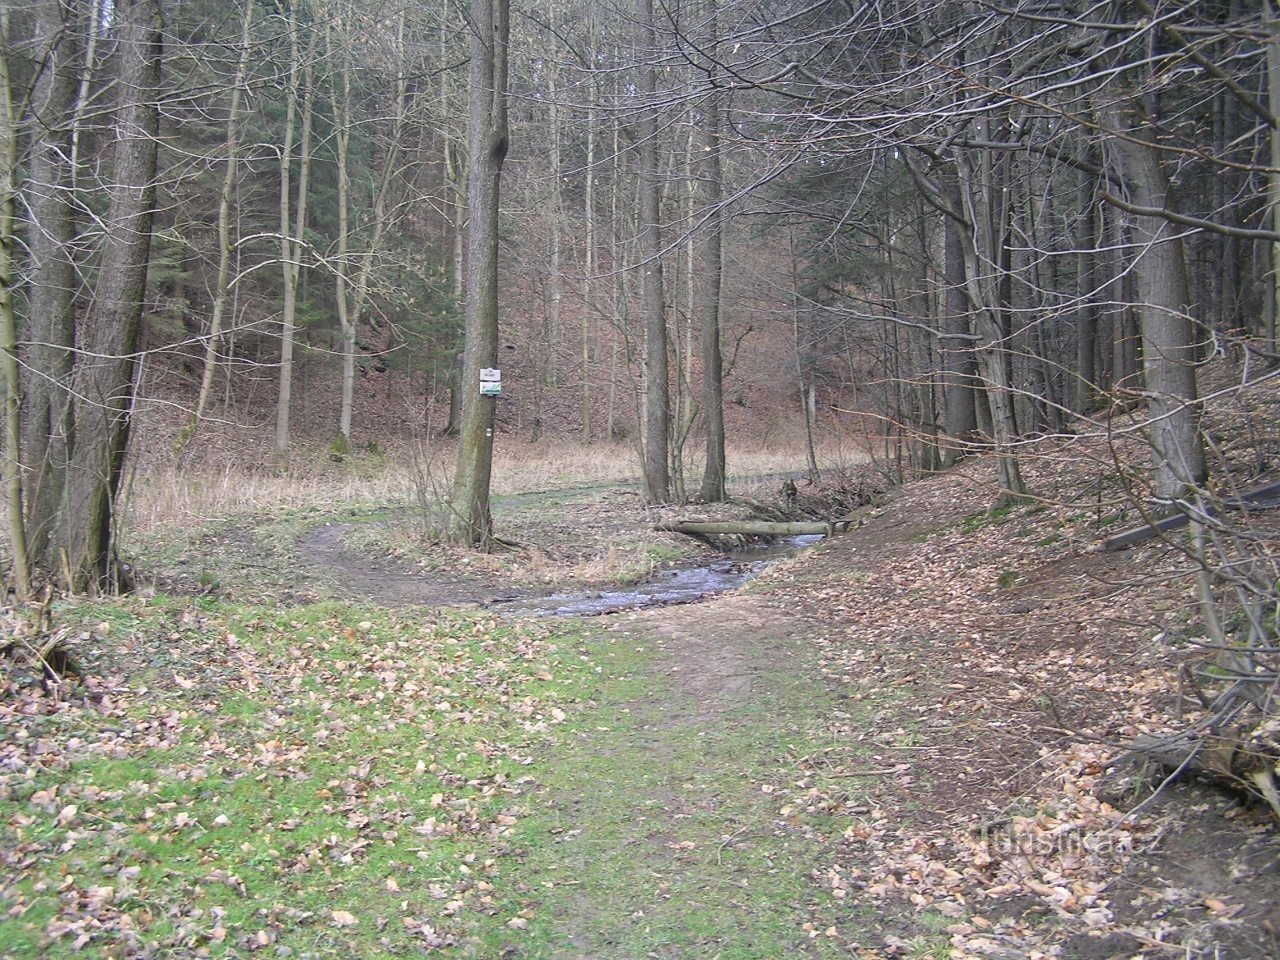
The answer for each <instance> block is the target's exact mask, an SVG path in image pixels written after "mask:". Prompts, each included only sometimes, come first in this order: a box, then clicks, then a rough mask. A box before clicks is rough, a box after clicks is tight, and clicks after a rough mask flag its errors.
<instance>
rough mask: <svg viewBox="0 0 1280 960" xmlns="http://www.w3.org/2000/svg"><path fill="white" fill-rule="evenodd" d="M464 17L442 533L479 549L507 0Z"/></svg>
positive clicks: (485, 515)
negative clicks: (463, 148)
mask: <svg viewBox="0 0 1280 960" xmlns="http://www.w3.org/2000/svg"><path fill="white" fill-rule="evenodd" d="M471 21H472V22H471V66H470V76H469V78H468V79H469V82H470V88H471V89H470V114H469V119H468V128H467V139H468V142H469V146H470V153H471V165H470V169H469V173H468V177H467V205H468V212H469V220H468V232H467V280H466V312H465V316H466V326H467V331H466V346H465V349H464V350H463V358H462V373H461V378H460V383H461V392H462V425H461V428H460V430H459V436H458V460H457V467H456V469H455V471H454V479H453V494H452V498H451V510H452V517H451V522H450V530H449V534H450V539H452V540H453V541H454V542H455V543H463V544H467V545H469V546H474V547H480V548H481V549H485V548H487V547H488V546H489V545H490V544H491V543H492V541H493V517H492V515H491V514H490V512H489V477H490V473H491V471H492V468H493V422H494V407H495V405H496V403H497V398H496V397H494V396H492V395H484V396H482V395H481V380H480V371H481V370H482V369H492V368H495V367H497V365H498V362H497V361H498V207H499V184H500V181H501V175H502V163H503V161H504V160H505V159H506V156H507V36H508V28H509V3H508V0H473V2H472V4H471ZM489 389H492V388H486V390H489Z"/></svg>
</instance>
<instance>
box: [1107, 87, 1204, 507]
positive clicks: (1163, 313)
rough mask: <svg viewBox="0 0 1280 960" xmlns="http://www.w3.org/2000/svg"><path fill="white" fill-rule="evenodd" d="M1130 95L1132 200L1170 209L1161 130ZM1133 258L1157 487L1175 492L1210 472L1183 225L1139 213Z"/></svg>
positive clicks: (1127, 139)
mask: <svg viewBox="0 0 1280 960" xmlns="http://www.w3.org/2000/svg"><path fill="white" fill-rule="evenodd" d="M1141 109H1142V108H1141V105H1140V104H1139V103H1138V102H1137V101H1136V99H1135V100H1133V101H1130V102H1129V103H1128V104H1127V105H1126V106H1125V108H1124V109H1120V108H1112V109H1109V110H1108V111H1107V114H1108V121H1109V126H1110V127H1111V129H1113V130H1116V131H1118V132H1119V133H1120V134H1121V135H1120V136H1118V137H1117V138H1116V140H1115V144H1116V152H1117V154H1118V156H1119V158H1120V167H1121V169H1122V170H1123V171H1124V177H1125V185H1126V186H1127V188H1128V191H1129V198H1130V200H1131V201H1132V202H1133V203H1134V204H1135V205H1137V206H1139V207H1142V208H1146V209H1155V210H1164V209H1166V208H1167V207H1168V202H1169V181H1168V179H1167V177H1166V176H1165V173H1164V170H1163V169H1161V166H1160V157H1159V153H1158V148H1157V147H1156V146H1155V145H1154V143H1153V138H1154V136H1155V131H1154V130H1153V129H1151V128H1150V127H1149V126H1148V125H1147V124H1146V122H1145V121H1144V120H1143V119H1142V118H1141V116H1140V115H1135V114H1138V111H1140V110H1141ZM1133 239H1134V241H1135V243H1136V245H1137V247H1138V250H1137V253H1136V258H1135V260H1134V264H1133V274H1134V277H1135V280H1136V283H1137V288H1138V291H1137V292H1138V298H1137V304H1136V309H1137V313H1138V320H1139V323H1140V325H1141V329H1142V373H1143V379H1144V381H1145V388H1146V390H1145V392H1146V397H1147V415H1148V419H1149V426H1148V430H1147V436H1148V442H1149V443H1150V445H1151V452H1152V468H1153V474H1152V488H1153V491H1154V493H1155V495H1156V496H1157V497H1161V498H1167V499H1175V498H1178V497H1182V496H1185V495H1186V493H1187V491H1188V488H1189V487H1191V486H1194V485H1196V484H1199V483H1202V482H1203V481H1204V479H1205V460H1204V449H1203V447H1202V446H1201V443H1200V433H1199V425H1198V423H1197V416H1196V406H1195V404H1196V397H1197V394H1196V359H1197V357H1196V346H1195V337H1194V333H1193V327H1192V322H1191V317H1190V314H1189V309H1190V304H1189V300H1188V288H1187V274H1186V265H1185V263H1184V260H1183V250H1182V241H1181V238H1180V237H1179V235H1178V231H1177V228H1172V227H1171V225H1170V224H1169V223H1168V222H1167V221H1166V220H1165V219H1164V218H1162V217H1157V216H1135V217H1134V221H1133Z"/></svg>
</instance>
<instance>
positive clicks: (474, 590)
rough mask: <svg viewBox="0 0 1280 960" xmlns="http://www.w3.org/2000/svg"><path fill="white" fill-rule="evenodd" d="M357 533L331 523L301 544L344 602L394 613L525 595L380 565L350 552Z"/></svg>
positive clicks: (451, 573)
mask: <svg viewBox="0 0 1280 960" xmlns="http://www.w3.org/2000/svg"><path fill="white" fill-rule="evenodd" d="M366 526H367V525H366ZM356 527H357V525H356V524H347V523H326V524H324V525H323V526H319V527H316V528H314V529H313V530H310V531H308V532H307V533H305V534H303V535H302V536H301V537H299V538H298V552H299V553H300V554H301V556H302V560H303V563H304V564H305V565H306V566H307V567H308V568H310V570H311V571H312V573H313V575H314V576H315V577H316V578H318V579H319V580H320V581H322V582H323V583H325V584H326V585H328V586H329V587H330V589H332V591H333V592H334V593H335V594H337V595H339V596H342V597H347V598H352V599H360V600H366V601H371V602H373V603H377V604H380V605H383V606H389V607H403V606H451V607H470V606H476V605H478V604H483V603H488V602H492V601H493V600H495V599H498V598H503V597H511V596H522V595H523V594H522V593H520V592H519V591H514V590H504V589H503V588H502V587H501V586H500V585H499V584H495V583H494V582H493V580H492V578H489V577H482V576H468V575H466V574H463V573H459V572H457V571H455V570H448V571H441V570H436V571H432V572H431V575H430V576H427V575H425V574H424V573H423V572H422V571H418V570H411V569H406V567H405V566H404V565H402V564H397V563H394V562H389V561H386V560H381V561H380V560H375V559H373V558H371V557H370V556H369V555H368V554H367V553H365V552H363V551H359V550H355V549H352V548H350V547H348V546H347V544H346V537H347V535H348V534H349V533H350V532H351V531H352V530H354V529H356Z"/></svg>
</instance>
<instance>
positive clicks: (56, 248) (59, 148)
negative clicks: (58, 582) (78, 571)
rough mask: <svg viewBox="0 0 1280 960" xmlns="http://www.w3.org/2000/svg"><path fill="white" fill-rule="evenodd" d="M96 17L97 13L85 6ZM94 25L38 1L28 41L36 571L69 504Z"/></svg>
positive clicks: (27, 435)
mask: <svg viewBox="0 0 1280 960" xmlns="http://www.w3.org/2000/svg"><path fill="white" fill-rule="evenodd" d="M91 6H93V7H95V8H96V4H93V5H91ZM97 29H98V27H97V22H96V20H95V19H94V18H93V17H92V16H91V15H90V11H88V10H86V9H85V5H84V4H83V3H82V2H81V0H40V2H39V3H38V5H37V6H36V9H35V24H34V39H35V42H36V43H37V44H38V45H39V51H40V54H41V55H42V56H43V58H44V65H43V69H42V70H41V71H40V72H39V74H38V75H37V77H36V82H35V88H34V90H33V92H32V102H31V116H32V120H33V121H34V124H33V126H34V128H35V129H38V130H39V131H40V136H38V137H36V138H35V139H34V142H33V143H32V145H31V153H30V158H29V160H28V165H27V173H28V176H27V179H26V183H25V185H24V188H23V189H24V194H25V201H26V207H27V210H28V211H29V212H30V216H31V219H32V221H33V223H34V224H35V225H36V229H34V230H31V231H30V235H29V237H28V240H27V243H28V248H29V250H30V254H31V265H30V268H29V271H28V273H29V279H30V283H29V290H30V292H29V293H28V296H27V308H28V309H27V314H28V323H27V325H26V331H25V339H26V340H27V341H28V342H29V343H30V346H29V347H28V349H27V351H26V356H25V358H24V359H25V368H26V370H27V371H28V373H27V374H26V377H25V379H26V385H25V389H24V390H23V393H24V394H25V398H24V403H25V405H26V411H25V413H24V417H23V419H24V431H23V433H24V436H23V445H24V448H25V449H24V454H23V465H24V468H25V469H26V471H27V473H28V476H27V481H26V488H27V495H28V503H27V510H28V513H27V521H28V522H27V533H28V538H29V543H30V545H31V549H32V553H33V556H34V557H35V559H36V560H37V562H40V563H42V565H45V562H46V561H47V560H48V559H49V554H50V551H51V550H52V539H51V538H52V537H53V536H54V532H55V530H56V527H57V520H58V511H59V510H60V509H61V508H62V503H63V496H64V494H65V483H66V471H67V461H68V458H69V456H70V449H69V448H70V444H71V432H72V421H71V402H70V399H71V392H70V386H71V369H72V361H73V357H74V346H75V291H76V289H77V286H78V282H77V278H76V257H75V253H74V240H75V236H76V213H75V200H74V195H73V194H74V185H75V177H76V171H75V157H74V154H75V150H76V142H77V137H76V117H77V91H78V89H79V88H80V86H81V84H80V82H79V81H80V77H79V76H78V73H79V72H80V71H81V69H82V68H83V72H84V73H85V74H86V76H85V78H84V79H85V80H86V81H87V80H88V76H87V75H88V73H89V72H90V71H91V69H92V66H93V65H92V63H91V62H85V61H83V60H81V59H80V56H79V54H80V53H81V51H82V50H83V48H82V47H81V45H80V44H79V42H78V41H79V39H80V38H81V37H83V36H85V35H86V34H88V35H90V36H96V32H97Z"/></svg>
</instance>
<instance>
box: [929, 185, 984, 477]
mask: <svg viewBox="0 0 1280 960" xmlns="http://www.w3.org/2000/svg"><path fill="white" fill-rule="evenodd" d="M946 190H947V196H948V199H949V201H950V205H951V208H952V209H953V210H956V211H958V210H959V209H960V190H959V187H958V185H957V184H956V182H955V179H954V178H952V179H951V180H950V182H949V183H948V184H947V186H946ZM944 221H945V222H944V224H943V232H944V235H945V236H944V240H943V250H944V252H943V260H944V265H943V284H944V285H945V287H946V291H945V293H944V296H943V305H944V310H943V318H942V324H941V327H942V336H941V337H940V342H939V344H938V349H939V351H940V352H941V354H942V369H943V371H944V378H943V386H942V409H943V414H942V420H943V430H944V431H945V432H946V435H947V437H948V438H949V442H948V443H946V444H945V446H944V448H943V451H942V464H943V466H951V465H952V464H954V463H955V462H956V461H957V460H959V459H960V458H961V456H963V455H964V452H965V444H966V442H967V441H968V440H969V439H970V438H971V437H972V435H973V432H974V431H975V430H976V429H977V428H978V419H977V412H976V410H975V409H974V400H975V390H974V387H975V378H976V376H977V362H976V360H975V358H974V353H973V348H972V340H971V339H970V338H969V335H970V333H971V331H972V324H971V322H970V317H969V306H968V303H969V301H968V298H967V297H966V296H965V274H964V241H963V238H962V237H961V236H960V231H961V230H962V229H964V228H963V226H962V225H961V224H960V222H959V221H958V220H956V219H955V218H954V217H950V216H948V217H944Z"/></svg>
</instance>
